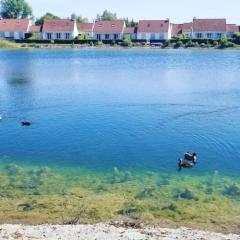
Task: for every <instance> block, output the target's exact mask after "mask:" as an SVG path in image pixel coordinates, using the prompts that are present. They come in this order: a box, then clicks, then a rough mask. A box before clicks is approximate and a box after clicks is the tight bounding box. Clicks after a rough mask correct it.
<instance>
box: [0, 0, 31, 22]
mask: <svg viewBox="0 0 240 240" xmlns="http://www.w3.org/2000/svg"><path fill="white" fill-rule="evenodd" d="M0 15H1V17H2V18H29V17H32V8H31V6H30V5H29V4H28V3H27V2H26V1H25V0H0Z"/></svg>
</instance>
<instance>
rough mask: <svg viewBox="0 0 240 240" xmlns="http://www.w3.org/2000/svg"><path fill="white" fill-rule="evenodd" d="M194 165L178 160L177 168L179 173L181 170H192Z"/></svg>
mask: <svg viewBox="0 0 240 240" xmlns="http://www.w3.org/2000/svg"><path fill="white" fill-rule="evenodd" d="M193 166H194V163H192V162H189V161H187V160H186V159H181V158H180V159H178V168H179V171H181V170H182V168H193Z"/></svg>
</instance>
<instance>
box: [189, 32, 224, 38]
mask: <svg viewBox="0 0 240 240" xmlns="http://www.w3.org/2000/svg"><path fill="white" fill-rule="evenodd" d="M199 33H200V34H202V37H201V38H209V36H208V34H211V39H216V40H217V39H219V38H221V37H226V32H193V38H198V34H199ZM218 34H221V37H219V36H218Z"/></svg>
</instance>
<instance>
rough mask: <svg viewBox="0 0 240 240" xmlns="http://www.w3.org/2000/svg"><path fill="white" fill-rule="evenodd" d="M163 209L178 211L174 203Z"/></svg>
mask: <svg viewBox="0 0 240 240" xmlns="http://www.w3.org/2000/svg"><path fill="white" fill-rule="evenodd" d="M162 210H163V211H165V210H170V211H173V212H176V211H177V205H175V204H173V203H172V204H170V205H169V206H166V207H163V208H162Z"/></svg>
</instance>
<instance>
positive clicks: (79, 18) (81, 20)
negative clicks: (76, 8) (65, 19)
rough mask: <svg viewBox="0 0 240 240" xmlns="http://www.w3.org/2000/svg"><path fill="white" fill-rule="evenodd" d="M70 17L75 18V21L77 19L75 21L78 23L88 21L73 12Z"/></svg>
mask: <svg viewBox="0 0 240 240" xmlns="http://www.w3.org/2000/svg"><path fill="white" fill-rule="evenodd" d="M71 19H72V20H75V21H77V22H79V23H87V22H88V19H87V18H85V17H82V16H79V15H77V14H75V13H72V15H71Z"/></svg>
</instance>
